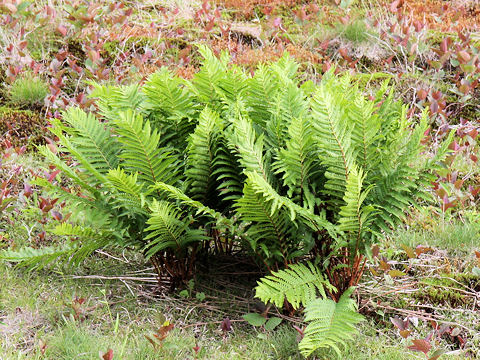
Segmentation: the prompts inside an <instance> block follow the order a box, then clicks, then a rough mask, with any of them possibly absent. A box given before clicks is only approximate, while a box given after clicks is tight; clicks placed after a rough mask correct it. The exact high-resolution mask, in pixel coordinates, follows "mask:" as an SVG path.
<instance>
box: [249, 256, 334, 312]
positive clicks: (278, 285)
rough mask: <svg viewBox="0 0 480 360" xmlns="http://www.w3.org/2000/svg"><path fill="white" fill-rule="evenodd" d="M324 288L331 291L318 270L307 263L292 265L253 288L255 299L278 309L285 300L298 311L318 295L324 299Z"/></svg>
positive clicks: (265, 278)
mask: <svg viewBox="0 0 480 360" xmlns="http://www.w3.org/2000/svg"><path fill="white" fill-rule="evenodd" d="M325 287H327V288H328V289H329V290H333V287H332V286H331V285H330V284H329V282H328V281H326V280H325V278H324V276H323V274H322V272H321V271H320V269H319V268H318V267H316V266H314V265H313V264H312V263H310V262H308V263H306V264H294V265H291V266H290V267H289V268H288V269H284V270H280V271H277V272H272V274H271V275H268V276H265V277H264V278H262V279H261V280H260V281H259V282H258V286H257V287H256V288H255V297H257V298H259V299H260V300H262V301H263V302H264V303H268V302H271V303H272V304H274V305H276V306H278V307H282V306H283V305H284V304H285V300H286V301H288V302H289V303H290V304H291V305H292V306H293V308H294V309H298V308H299V306H300V305H303V306H305V305H306V304H308V303H310V302H311V301H313V300H314V299H316V298H317V296H318V295H319V294H320V295H321V296H322V297H323V298H324V297H326V293H325Z"/></svg>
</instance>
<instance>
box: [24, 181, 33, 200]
mask: <svg viewBox="0 0 480 360" xmlns="http://www.w3.org/2000/svg"><path fill="white" fill-rule="evenodd" d="M32 193H33V191H32V187H31V186H30V185H29V184H27V183H25V184H23V195H25V197H26V198H29V197H30V196H32Z"/></svg>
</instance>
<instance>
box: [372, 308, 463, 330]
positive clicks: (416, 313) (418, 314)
mask: <svg viewBox="0 0 480 360" xmlns="http://www.w3.org/2000/svg"><path fill="white" fill-rule="evenodd" d="M377 306H378V307H381V308H383V309H386V310H393V311H396V312H399V313H403V314H405V315H407V316H408V315H412V316H415V317H418V318H419V319H422V320H432V321H436V322H439V323H442V324H447V325H453V326H457V327H461V328H463V329H464V330H467V331H469V332H470V331H472V329H469V328H468V327H466V326H464V325H462V324H459V323H454V322H451V321H444V320H440V319H439V318H441V317H443V316H441V315H437V318H434V317H429V316H425V315H424V314H425V313H423V312H420V311H414V310H405V309H397V308H394V307H392V306H388V305H377Z"/></svg>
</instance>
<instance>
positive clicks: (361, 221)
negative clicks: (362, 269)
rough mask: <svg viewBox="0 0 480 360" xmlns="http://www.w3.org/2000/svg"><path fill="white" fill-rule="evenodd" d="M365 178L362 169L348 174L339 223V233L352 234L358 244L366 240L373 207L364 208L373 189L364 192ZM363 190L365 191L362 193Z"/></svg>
mask: <svg viewBox="0 0 480 360" xmlns="http://www.w3.org/2000/svg"><path fill="white" fill-rule="evenodd" d="M364 179H365V176H364V174H363V171H362V170H361V169H358V170H357V169H356V168H352V169H351V170H350V173H349V174H348V180H347V184H346V187H345V195H344V197H343V200H344V202H345V205H343V206H342V207H341V208H340V213H339V215H340V219H339V221H338V229H339V231H343V232H345V233H348V234H350V237H352V238H353V240H354V241H355V242H356V243H359V242H360V240H361V239H363V238H364V234H365V232H366V231H368V229H369V224H370V220H371V214H372V211H373V207H372V206H363V202H364V201H365V198H366V197H367V195H368V193H369V191H370V190H371V187H369V188H367V189H365V190H363V180H364ZM362 190H363V191H362Z"/></svg>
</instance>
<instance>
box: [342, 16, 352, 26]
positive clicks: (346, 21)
mask: <svg viewBox="0 0 480 360" xmlns="http://www.w3.org/2000/svg"><path fill="white" fill-rule="evenodd" d="M349 21H350V16H342V17H341V18H340V22H341V23H342V24H343V25H347V24H348V22H349Z"/></svg>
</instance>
